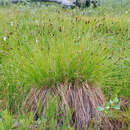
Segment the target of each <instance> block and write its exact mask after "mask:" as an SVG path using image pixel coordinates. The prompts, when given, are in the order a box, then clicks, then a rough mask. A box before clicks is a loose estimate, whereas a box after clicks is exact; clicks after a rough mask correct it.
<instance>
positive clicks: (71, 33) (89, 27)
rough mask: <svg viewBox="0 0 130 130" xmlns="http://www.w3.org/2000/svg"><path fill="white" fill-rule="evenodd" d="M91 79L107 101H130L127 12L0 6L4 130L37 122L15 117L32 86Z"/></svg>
mask: <svg viewBox="0 0 130 130" xmlns="http://www.w3.org/2000/svg"><path fill="white" fill-rule="evenodd" d="M86 80H87V81H91V82H98V84H99V86H100V87H101V89H102V91H103V92H104V95H105V98H106V100H110V99H113V98H114V97H115V96H117V97H119V98H120V97H123V98H128V99H130V10H129V9H128V8H125V7H122V8H110V7H109V8H105V7H98V8H95V9H93V8H89V9H85V10H80V9H77V8H76V9H73V10H71V9H64V8H62V7H57V6H53V5H51V6H50V7H47V6H40V7H37V6H34V5H33V6H28V7H26V6H23V5H19V6H16V5H11V6H8V7H0V111H1V113H0V129H2V130H4V129H5V130H6V129H7V130H8V129H12V127H13V126H12V124H13V123H12V122H13V121H14V119H16V118H18V117H19V118H18V119H17V120H20V121H21V120H22V121H21V122H22V123H21V124H23V126H22V127H21V129H27V128H28V126H29V125H30V124H31V123H32V116H30V117H29V118H27V116H28V115H23V116H21V115H20V116H16V115H19V112H20V109H21V106H22V103H23V101H24V100H25V98H26V95H27V93H28V92H29V90H30V89H31V88H32V87H34V86H37V87H39V88H41V87H48V88H51V87H54V86H55V85H56V84H58V83H60V82H63V81H67V82H72V83H73V82H74V81H82V82H84V81H86ZM53 100H54V99H53ZM54 102H55V101H52V103H53V106H55V105H54ZM51 107H52V106H51ZM55 109H56V108H54V110H55ZM125 114H126V113H125ZM1 115H3V118H4V119H5V122H3V121H2V119H1ZM126 119H127V120H128V121H130V110H128V112H127V115H126ZM25 122H26V123H25ZM43 123H45V122H43Z"/></svg>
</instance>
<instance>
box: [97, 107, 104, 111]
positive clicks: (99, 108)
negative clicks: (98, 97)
mask: <svg viewBox="0 0 130 130" xmlns="http://www.w3.org/2000/svg"><path fill="white" fill-rule="evenodd" d="M96 110H97V111H104V108H103V107H100V106H98V107H97V108H96Z"/></svg>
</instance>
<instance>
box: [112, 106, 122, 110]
mask: <svg viewBox="0 0 130 130" xmlns="http://www.w3.org/2000/svg"><path fill="white" fill-rule="evenodd" d="M112 108H114V109H116V110H119V109H120V106H118V105H116V106H113V107H112Z"/></svg>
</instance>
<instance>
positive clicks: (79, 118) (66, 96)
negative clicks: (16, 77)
mask: <svg viewBox="0 0 130 130" xmlns="http://www.w3.org/2000/svg"><path fill="white" fill-rule="evenodd" d="M49 96H58V97H59V99H60V100H59V106H58V107H59V110H58V111H60V108H61V107H62V106H63V105H65V106H66V112H67V111H68V110H69V109H72V110H73V112H72V116H71V120H70V125H72V126H74V127H75V130H89V129H90V130H99V129H100V130H117V129H116V128H114V125H113V121H112V120H111V119H106V118H105V116H104V114H103V113H101V112H98V111H97V110H96V107H97V106H104V105H105V99H104V96H103V94H102V91H101V89H100V88H99V87H97V86H96V85H95V86H94V85H92V84H89V83H87V82H86V83H79V82H77V83H74V84H71V83H61V84H58V85H57V86H56V87H54V88H48V89H47V88H46V89H45V88H40V89H39V88H32V89H31V91H30V92H29V94H28V96H27V98H26V101H25V102H24V104H23V110H25V111H26V112H29V111H32V112H33V113H34V119H35V120H37V119H38V118H39V117H40V116H43V115H44V114H45V109H46V104H47V101H48V99H49ZM39 103H40V105H41V106H42V107H41V111H40V112H39V111H38V104H39ZM62 116H63V115H62ZM57 123H61V121H57ZM57 126H60V125H59V124H57ZM117 128H118V127H117Z"/></svg>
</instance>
